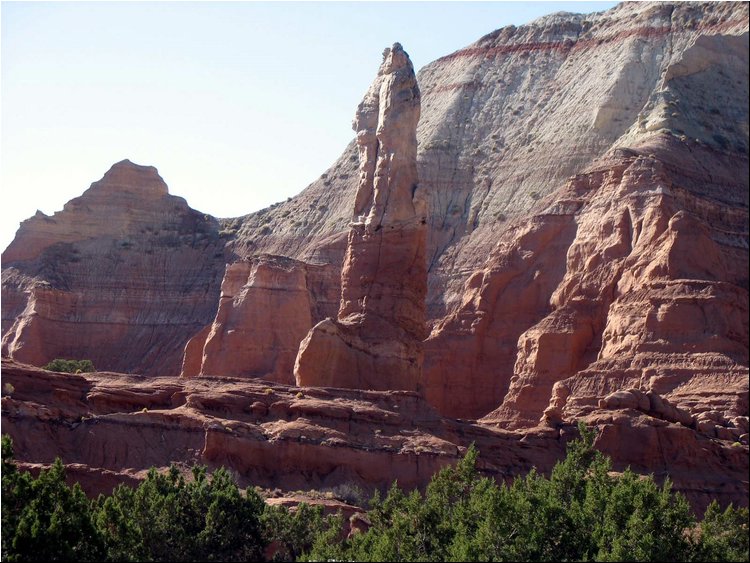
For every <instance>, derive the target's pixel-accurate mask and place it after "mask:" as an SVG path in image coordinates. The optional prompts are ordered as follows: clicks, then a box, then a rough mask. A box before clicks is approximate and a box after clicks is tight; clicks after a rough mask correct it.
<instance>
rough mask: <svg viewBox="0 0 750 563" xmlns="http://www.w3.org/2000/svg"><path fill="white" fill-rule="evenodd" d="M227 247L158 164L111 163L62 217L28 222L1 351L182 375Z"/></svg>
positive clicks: (7, 299) (8, 263)
mask: <svg viewBox="0 0 750 563" xmlns="http://www.w3.org/2000/svg"><path fill="white" fill-rule="evenodd" d="M224 242H225V241H224V239H223V238H222V237H221V235H220V233H219V223H218V221H216V219H214V218H212V217H209V216H207V215H204V214H202V213H199V212H197V211H195V210H193V209H191V208H190V207H188V205H187V203H185V200H184V199H182V198H180V197H175V196H172V195H169V194H168V191H167V186H166V184H165V183H164V181H163V180H162V179H161V177H160V176H159V175H158V173H157V171H156V169H155V168H153V167H150V166H138V165H136V164H133V163H131V162H129V161H123V162H119V163H117V164H115V165H114V166H113V167H112V168H111V169H110V170H109V171H108V172H107V173H106V174H105V175H104V177H103V178H102V179H101V180H100V181H98V182H95V183H93V184H92V185H91V187H90V188H89V189H88V190H87V191H86V192H85V193H84V194H83V195H82V196H81V197H78V198H76V199H74V200H71V201H70V202H68V203H67V204H66V205H65V208H64V209H63V210H62V211H60V212H58V213H55V214H54V215H53V216H50V217H48V216H46V215H44V214H42V213H37V215H35V216H34V217H32V218H30V219H28V220H27V221H25V222H24V223H23V224H22V225H21V228H20V229H19V230H18V233H17V235H16V238H15V239H14V241H13V242H12V243H11V245H10V246H9V247H8V248H7V249H6V250H5V252H4V253H3V256H2V261H3V294H2V300H3V331H4V332H3V341H2V342H3V344H2V346H3V355H4V356H10V357H13V358H17V359H19V360H21V361H24V362H28V363H33V364H36V365H44V364H45V363H47V362H49V361H50V360H52V359H54V358H58V357H64V358H78V359H91V360H92V361H93V362H94V365H95V366H97V367H98V368H101V369H116V370H121V371H133V372H137V373H143V374H152V375H165V374H166V375H176V374H178V373H179V371H180V361H181V356H182V349H183V347H184V346H185V342H186V341H187V339H188V338H190V337H191V336H192V335H193V334H195V332H196V331H197V330H198V329H200V328H201V327H202V326H204V325H206V324H207V323H209V322H210V321H211V319H212V317H213V315H214V313H215V303H216V301H217V300H218V296H219V285H220V282H221V273H222V271H223V268H224V261H225V258H224V256H225V252H224Z"/></svg>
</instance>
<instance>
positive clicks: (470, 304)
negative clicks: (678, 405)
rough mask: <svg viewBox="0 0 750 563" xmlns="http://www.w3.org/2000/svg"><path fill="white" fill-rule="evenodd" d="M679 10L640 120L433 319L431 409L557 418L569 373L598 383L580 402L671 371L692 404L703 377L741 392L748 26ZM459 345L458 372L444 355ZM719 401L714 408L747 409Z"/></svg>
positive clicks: (507, 238)
mask: <svg viewBox="0 0 750 563" xmlns="http://www.w3.org/2000/svg"><path fill="white" fill-rule="evenodd" d="M682 8H683V7H682V6H678V7H676V8H674V10H671V12H670V13H671V14H672V18H673V20H675V18H676V21H679V22H680V26H681V27H680V28H678V29H680V30H682V31H680V32H679V33H678V34H677V35H676V36H675V37H674V41H673V42H672V51H671V53H670V57H669V58H667V57H665V56H661V57H660V59H661V60H662V61H663V63H662V65H661V71H660V73H659V75H658V80H657V82H656V84H655V88H654V91H653V92H652V93H651V94H650V98H649V101H648V102H647V103H646V104H645V106H644V107H643V108H642V109H641V111H640V113H639V114H638V117H637V119H636V120H635V121H634V122H633V123H632V124H631V125H630V127H629V128H628V129H627V130H626V131H625V132H624V133H623V135H622V136H621V137H620V138H619V139H618V140H617V142H616V143H615V147H614V148H612V149H611V150H609V151H608V152H607V153H606V154H605V155H604V156H603V157H601V158H600V159H598V160H597V161H596V162H595V163H594V164H593V165H591V166H589V167H588V168H587V169H586V170H585V172H584V173H583V174H580V175H577V176H574V177H573V178H571V179H570V180H569V181H568V182H567V184H566V185H565V186H564V187H563V188H561V189H560V190H558V191H557V192H555V193H553V194H551V195H550V196H548V197H547V198H546V199H544V200H542V201H540V202H539V204H538V205H537V207H536V209H535V211H534V212H533V213H532V215H531V219H530V220H525V221H514V222H511V226H510V230H509V231H508V232H506V233H505V234H504V235H503V236H502V237H501V239H500V242H499V244H498V245H497V247H496V248H495V249H494V250H493V252H492V255H491V256H490V258H489V260H488V261H487V263H486V266H485V268H484V269H483V270H480V271H478V272H476V273H475V274H474V275H473V276H472V277H471V278H470V279H469V281H468V282H467V283H466V285H465V289H464V292H463V294H464V297H463V302H462V303H461V305H459V306H458V307H457V308H456V309H455V310H454V311H453V312H452V313H451V314H449V315H448V316H446V317H445V318H444V319H442V320H440V321H439V322H438V323H437V325H436V326H435V329H434V330H433V334H432V336H431V338H430V340H429V341H428V342H427V344H426V347H427V350H428V352H427V358H428V359H427V364H428V365H427V367H426V372H427V373H426V381H427V382H428V386H429V387H428V397H430V398H431V401H432V402H433V404H435V405H437V406H438V407H439V408H440V409H441V410H442V411H443V412H445V413H447V414H452V415H454V416H465V417H478V416H483V415H484V414H485V412H486V411H485V409H486V408H487V407H488V406H489V405H490V404H492V403H493V402H496V403H499V402H502V406H501V407H500V408H498V409H497V410H495V411H494V412H493V413H492V414H491V415H489V420H493V421H496V422H499V423H502V424H505V425H509V426H527V427H529V426H535V425H536V424H537V423H538V422H539V421H540V419H542V415H543V412H544V411H545V409H546V408H547V407H548V406H549V407H550V408H552V411H551V412H554V413H555V415H554V416H553V418H554V417H557V416H558V413H557V410H556V409H557V408H558V407H555V406H554V405H553V404H552V403H556V402H557V401H558V400H559V399H555V398H554V397H553V393H552V390H553V386H554V384H555V383H556V382H559V381H561V380H564V379H566V378H568V377H570V376H572V375H573V374H579V375H578V378H577V381H583V380H584V379H585V380H587V381H588V384H587V388H588V391H586V392H587V393H589V392H593V391H592V390H593V389H597V391H596V393H594V394H593V395H589V396H588V397H587V401H588V402H589V404H592V403H595V402H596V400H597V398H602V397H604V396H605V395H607V394H608V393H611V392H615V391H616V390H617V389H618V388H620V387H622V386H625V387H627V386H633V387H636V388H640V389H642V390H643V391H648V390H649V389H650V388H651V386H652V383H649V381H650V378H651V377H652V376H656V377H657V378H663V377H667V374H674V373H677V372H679V373H682V375H681V378H678V379H679V380H675V381H674V384H673V385H672V386H671V387H670V388H669V389H668V390H667V393H668V394H669V393H672V392H674V393H678V394H679V393H680V391H679V389H678V388H680V387H692V388H694V391H693V393H692V399H691V400H690V402H691V406H690V409H691V411H692V412H693V414H700V413H701V412H703V411H711V412H713V411H714V410H716V409H717V405H716V402H717V401H715V400H714V399H715V398H712V399H706V400H703V401H701V400H699V399H698V398H697V397H696V395H695V388H697V387H699V386H700V383H698V381H704V382H708V381H709V380H711V378H716V379H726V378H729V380H731V382H732V385H733V387H732V389H733V391H731V392H728V395H732V394H733V393H735V392H737V393H740V395H741V397H744V398H741V399H740V400H739V404H740V405H742V404H746V403H747V398H746V397H747V383H746V380H747V373H748V370H747V366H748V324H747V320H746V319H747V303H748V281H747V280H748V278H747V270H748V253H747V248H748V229H747V224H748V214H747V213H748V212H747V209H748V180H747V178H748V153H747V146H748V136H747V131H748V112H747V104H746V101H747V99H748V75H747V60H748V35H747V31H746V28H744V29H743V28H741V27H740V28H735V27H732V26H733V24H732V21H733V20H732V19H731V18H730V19H726V20H724V21H723V23H722V24H721V25H719V24H718V23H716V24H714V23H711V21H712V20H711V18H709V17H705V14H704V18H703V19H701V20H700V21H696V22H694V23H693V24H690V23H688V22H690V21H693V20H690V19H689V18H690V17H694V16H695V13H694V11H693V10H695V9H696V7H693V8H691V10H688V11H687V12H681V10H682ZM703 9H704V10H705V9H706V7H705V6H704V7H703ZM647 12H648V11H647ZM636 15H637V14H636ZM714 21H715V20H714ZM686 29H691V30H695V29H698V30H701V29H702V30H703V33H704V34H702V35H699V36H697V37H695V36H693V37H690V38H688V37H685V36H684V35H683V33H684V30H686ZM662 31H663V30H661V31H660V30H656V31H653V32H651V33H650V36H654V37H660V36H661V33H662ZM706 31H710V32H709V33H706ZM647 36H648V35H647ZM644 45H645V44H643V45H641V47H643V46H644ZM719 53H722V55H719ZM715 88H718V89H719V90H720V92H717V95H716V97H715V98H713V97H712V96H711V95H710V92H711V91H713V89H715ZM616 95H619V96H623V95H624V94H623V93H622V92H617V93H616ZM456 356H458V357H463V358H464V361H463V362H460V361H459V362H456V365H458V366H468V367H467V369H466V370H463V369H462V370H461V371H462V373H461V375H457V374H456V373H455V369H451V368H450V367H447V366H448V363H447V361H446V359H447V358H449V357H456ZM626 372H627V377H624V374H625V373H626ZM693 376H695V378H696V379H693ZM623 378H624V379H623ZM743 381H745V383H744V386H743V383H742V382H743ZM594 382H596V383H594ZM653 385H656V386H659V384H658V383H656V382H653ZM708 387H712V386H711V385H710V384H708ZM735 387H736V388H735ZM583 388H584V387H580V389H581V393H584V391H583ZM623 388H624V387H623ZM662 391H665V390H664V389H663V390H662ZM457 396H459V397H462V399H459V400H456V397H457ZM574 396H575V392H574ZM684 399H686V397H683V400H684ZM725 399H727V400H726V402H724V403H723V407H721V408H720V409H719V410H722V409H723V415H722V416H724V415H726V416H727V417H729V419H731V418H732V417H733V416H737V415H743V416H746V415H747V411H746V409H743V408H742V407H740V408H739V410H737V404H738V402H737V401H735V400H730V399H729V398H728V397H726V396H725ZM570 400H571V401H572V402H573V403H576V402H577V401H578V399H576V398H575V397H574V398H572V399H570ZM581 400H583V399H582V398H581ZM718 402H721V401H718ZM553 407H554V408H553ZM543 421H544V420H543Z"/></svg>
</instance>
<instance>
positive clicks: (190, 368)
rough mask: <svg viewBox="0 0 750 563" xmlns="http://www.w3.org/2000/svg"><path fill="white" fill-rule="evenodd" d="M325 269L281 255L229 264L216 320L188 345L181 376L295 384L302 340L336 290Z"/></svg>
mask: <svg viewBox="0 0 750 563" xmlns="http://www.w3.org/2000/svg"><path fill="white" fill-rule="evenodd" d="M326 270H327V268H325V267H322V266H321V267H316V266H311V265H309V264H304V263H302V262H298V261H296V260H292V259H290V258H284V257H280V256H258V257H255V258H253V259H252V260H249V261H240V262H234V263H231V264H229V265H227V267H226V271H225V273H224V280H223V281H222V284H221V296H220V298H219V305H218V310H217V313H216V318H214V321H213V323H211V325H209V326H206V327H205V328H203V329H201V331H200V332H198V334H196V335H195V336H194V337H193V338H191V339H190V340H189V341H188V343H187V344H186V346H185V355H184V358H183V365H182V376H183V377H194V376H197V375H229V376H234V377H258V378H264V379H269V380H271V381H278V382H280V383H290V384H291V383H294V371H293V370H294V360H295V358H296V357H297V350H298V348H299V343H300V342H301V341H302V339H303V338H304V337H305V336H306V335H307V332H308V331H309V330H310V328H312V326H313V319H315V320H318V319H319V318H320V317H319V315H320V312H319V310H320V309H321V308H322V307H323V306H324V305H326V304H327V303H326V301H328V302H331V301H333V299H334V298H333V295H335V292H336V289H337V288H338V283H336V280H334V279H328V277H327V276H326ZM321 279H323V280H324V281H323V283H321ZM321 286H322V287H321ZM331 293H333V295H331ZM316 305H317V306H316Z"/></svg>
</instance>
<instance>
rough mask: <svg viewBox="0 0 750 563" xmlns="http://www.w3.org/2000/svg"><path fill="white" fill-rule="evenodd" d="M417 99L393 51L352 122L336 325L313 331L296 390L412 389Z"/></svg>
mask: <svg viewBox="0 0 750 563" xmlns="http://www.w3.org/2000/svg"><path fill="white" fill-rule="evenodd" d="M419 114H420V93H419V88H418V86H417V80H416V77H415V75H414V67H413V66H412V63H411V61H410V60H409V56H408V55H407V54H406V52H405V51H404V50H403V48H402V47H401V45H399V44H398V43H396V44H394V45H393V47H392V48H390V49H386V50H385V52H384V53H383V63H382V64H381V65H380V68H379V70H378V75H377V78H376V79H375V81H374V82H373V84H372V86H370V89H369V90H368V92H367V94H366V95H365V97H364V99H363V100H362V102H361V103H360V105H359V107H358V109H357V114H356V117H355V119H354V123H353V126H354V129H355V130H356V131H357V144H358V146H359V155H360V181H359V188H358V190H357V195H356V199H355V204H354V213H353V217H352V222H351V224H350V230H349V238H348V244H347V252H346V258H345V261H344V267H343V270H342V273H341V286H342V287H341V306H340V308H339V312H338V318H337V319H336V320H334V319H331V318H328V319H325V320H323V321H321V322H320V323H318V324H317V325H316V326H315V327H313V329H312V330H311V331H310V332H309V333H308V335H307V337H306V338H305V339H304V340H303V341H302V343H301V345H300V349H299V353H298V355H297V360H296V363H295V378H296V381H297V384H298V385H300V386H328V387H349V388H358V389H376V390H391V389H410V390H418V389H419V386H420V379H421V371H422V340H424V338H425V337H426V335H427V329H426V326H425V295H426V293H427V268H426V263H425V241H426V235H427V231H426V229H427V227H426V210H427V205H426V199H425V196H424V194H423V192H422V190H420V188H419V185H418V176H417V135H416V131H417V123H418V121H419Z"/></svg>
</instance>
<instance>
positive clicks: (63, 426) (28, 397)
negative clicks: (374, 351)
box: [2, 359, 749, 512]
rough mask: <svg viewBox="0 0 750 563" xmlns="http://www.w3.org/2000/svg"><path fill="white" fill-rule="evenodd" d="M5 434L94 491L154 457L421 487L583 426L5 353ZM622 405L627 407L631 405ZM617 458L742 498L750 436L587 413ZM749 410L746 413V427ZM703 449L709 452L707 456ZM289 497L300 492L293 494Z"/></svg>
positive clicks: (545, 451)
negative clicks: (470, 456) (517, 421)
mask: <svg viewBox="0 0 750 563" xmlns="http://www.w3.org/2000/svg"><path fill="white" fill-rule="evenodd" d="M2 372H3V382H4V383H8V384H10V385H9V386H6V387H4V389H3V398H2V426H3V432H7V433H9V434H10V435H11V437H12V438H13V441H14V447H15V452H16V457H17V459H18V460H19V461H20V462H21V464H22V467H26V468H30V469H35V468H36V469H38V468H39V467H40V466H41V465H44V464H50V463H52V462H53V461H54V459H55V457H58V456H59V457H61V458H62V459H63V461H64V462H65V463H66V467H67V468H69V469H70V470H71V474H72V475H73V476H74V478H75V479H76V480H79V481H80V482H81V484H82V486H83V487H84V490H86V491H87V492H88V493H89V494H91V495H96V494H98V493H102V492H109V491H111V490H112V488H114V486H116V484H117V483H119V482H124V483H128V484H134V483H137V482H138V481H139V480H141V479H143V478H145V474H146V472H147V470H148V468H150V467H152V466H154V467H157V468H163V469H166V468H167V467H168V466H169V465H170V464H172V463H174V464H176V465H177V466H178V467H181V468H183V470H184V471H186V472H189V468H190V467H191V466H192V465H193V464H196V463H198V464H203V465H208V466H209V467H210V468H217V467H220V466H224V467H226V468H228V469H229V470H230V471H232V474H233V475H234V476H235V477H236V479H237V480H238V482H239V484H240V486H242V487H246V486H252V485H258V486H261V487H267V488H269V489H276V488H278V489H280V491H282V492H287V493H288V492H291V491H297V490H304V491H310V490H315V491H333V492H336V491H337V490H341V489H347V488H348V489H350V490H351V489H353V488H354V487H357V488H360V489H361V490H362V491H363V492H364V493H365V495H366V496H370V494H371V493H372V492H373V491H374V490H375V489H380V490H381V491H382V490H384V489H386V488H387V487H389V486H390V485H391V483H392V481H393V480H394V479H398V482H399V485H401V486H402V487H406V488H410V487H423V486H425V485H426V484H427V483H428V482H429V480H430V478H431V477H432V475H433V474H434V472H435V471H437V470H438V469H440V468H442V467H445V466H446V465H448V464H453V463H455V462H456V461H457V460H458V459H460V457H461V456H462V455H463V454H464V453H465V451H466V448H467V447H468V446H469V445H470V444H471V443H474V444H476V446H477V448H478V449H479V451H480V452H481V455H480V457H479V461H478V463H479V466H478V467H479V470H480V471H482V473H483V474H485V475H487V476H490V477H493V478H495V479H497V480H499V481H507V480H509V479H511V478H513V477H514V476H517V475H524V474H526V473H527V472H528V471H529V470H530V469H531V468H532V467H536V468H537V470H539V471H542V472H545V473H547V472H549V471H550V470H551V468H552V466H553V465H554V463H555V461H557V460H558V459H560V458H561V457H562V456H563V454H564V450H565V444H566V442H567V441H568V440H570V439H571V438H573V437H574V436H575V435H576V431H575V427H574V426H573V425H571V424H562V425H560V426H559V427H558V428H549V427H544V428H541V427H540V428H537V429H535V430H534V431H523V432H517V431H509V430H505V429H500V428H497V427H496V426H495V425H494V424H484V423H476V422H466V421H458V420H455V419H451V418H443V417H441V416H440V415H439V414H438V413H437V412H436V411H435V410H434V409H433V408H432V407H430V406H429V404H427V403H426V402H425V401H424V399H423V398H421V397H420V396H419V395H418V394H417V393H414V392H411V391H362V390H352V389H318V388H304V389H300V388H299V387H292V386H288V385H282V384H278V383H274V382H267V381H260V380H257V379H246V378H231V377H192V378H180V377H159V378H150V377H142V376H134V375H126V374H117V373H92V374H81V375H71V374H64V373H52V372H47V371H44V370H41V369H38V368H33V367H31V366H24V365H21V364H18V363H15V362H13V361H9V360H5V359H4V360H3V363H2ZM621 412H622V414H621ZM583 420H585V421H586V423H587V424H588V425H589V426H590V427H591V428H596V429H597V431H598V436H597V439H596V443H595V444H596V446H597V448H599V449H601V450H602V451H605V452H606V453H607V454H609V455H610V456H611V457H612V460H613V469H615V470H617V471H621V470H623V469H624V468H625V467H627V466H631V467H632V468H633V470H634V471H638V472H640V473H644V474H649V473H652V474H654V475H655V477H656V479H657V480H662V479H663V478H664V477H665V476H666V475H669V476H670V478H671V480H672V482H673V487H674V490H677V491H680V492H683V493H685V494H686V495H687V497H688V499H689V500H690V502H691V503H692V504H693V507H694V508H695V509H696V510H697V511H699V512H700V511H701V510H703V509H705V507H706V506H707V504H708V503H709V502H710V501H711V500H712V499H714V498H716V499H718V500H719V501H720V502H722V503H723V504H727V503H729V502H734V503H735V504H737V505H740V506H746V505H747V500H748V488H747V487H748V483H747V471H748V459H749V458H748V446H747V445H746V444H735V443H733V442H732V441H729V440H728V439H726V438H715V437H709V436H707V435H706V434H704V433H701V432H696V431H695V430H693V429H691V428H687V427H685V426H682V425H680V424H671V423H669V422H667V421H665V420H658V419H656V418H653V417H650V416H645V415H644V416H641V417H638V416H630V415H628V414H626V413H625V411H613V410H610V409H598V410H594V411H592V412H590V413H589V414H588V415H585V416H583ZM746 424H747V422H746V421H745V425H746ZM697 452H700V455H697ZM286 496H290V495H289V494H287V495H286Z"/></svg>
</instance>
